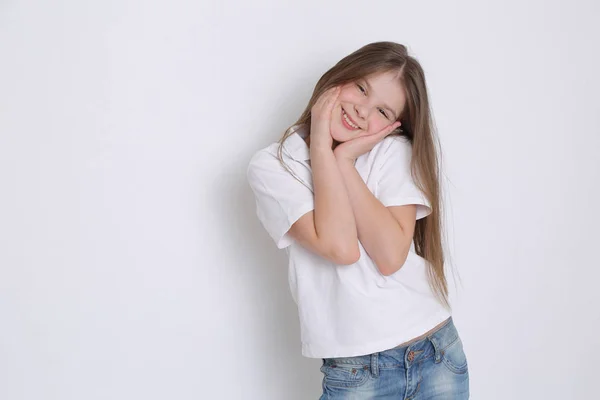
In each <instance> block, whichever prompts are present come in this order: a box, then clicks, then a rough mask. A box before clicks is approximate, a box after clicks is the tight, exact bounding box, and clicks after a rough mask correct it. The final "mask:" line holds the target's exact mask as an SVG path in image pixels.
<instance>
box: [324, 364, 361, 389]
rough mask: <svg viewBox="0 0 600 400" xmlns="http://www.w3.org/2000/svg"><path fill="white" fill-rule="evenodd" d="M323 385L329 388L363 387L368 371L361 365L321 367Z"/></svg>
mask: <svg viewBox="0 0 600 400" xmlns="http://www.w3.org/2000/svg"><path fill="white" fill-rule="evenodd" d="M321 372H322V373H323V375H325V379H324V383H325V385H326V386H329V387H337V388H352V387H358V386H361V385H363V384H364V383H365V382H366V381H367V380H368V379H369V374H370V372H369V370H368V368H365V367H364V366H362V365H353V364H325V365H323V366H322V367H321Z"/></svg>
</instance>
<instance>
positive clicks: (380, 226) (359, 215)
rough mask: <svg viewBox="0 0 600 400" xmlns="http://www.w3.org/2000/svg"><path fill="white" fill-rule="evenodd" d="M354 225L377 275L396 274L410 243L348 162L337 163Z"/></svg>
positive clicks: (343, 159)
mask: <svg viewBox="0 0 600 400" xmlns="http://www.w3.org/2000/svg"><path fill="white" fill-rule="evenodd" d="M337 164H338V166H339V170H340V173H341V175H342V177H343V180H344V183H345V186H346V190H347V192H348V198H349V201H350V205H351V207H352V210H353V215H354V219H355V221H356V228H357V236H358V239H359V240H360V242H361V244H362V245H363V247H364V248H365V250H366V252H367V253H368V254H369V257H371V259H372V260H373V261H374V262H375V264H376V265H377V267H378V269H379V270H380V272H381V273H382V274H384V275H389V274H392V273H394V272H395V271H397V270H398V269H399V268H400V267H401V266H402V264H404V261H405V260H406V256H407V255H408V251H409V247H406V246H407V245H406V244H407V243H408V246H410V242H411V241H410V240H407V238H406V234H405V232H404V231H403V229H402V227H401V225H400V224H399V223H398V221H397V220H396V219H395V218H394V216H393V215H392V213H391V212H390V211H389V210H388V209H387V208H386V207H385V206H384V205H383V204H382V203H381V202H380V201H379V200H378V199H377V198H376V197H375V196H374V195H373V194H372V193H371V191H370V190H369V188H368V187H367V185H366V184H365V182H364V181H363V179H362V177H361V176H360V175H359V173H358V171H357V170H356V168H355V167H354V163H353V162H352V161H351V160H348V159H345V158H340V159H338V160H337Z"/></svg>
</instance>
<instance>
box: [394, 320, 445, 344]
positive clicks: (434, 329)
mask: <svg viewBox="0 0 600 400" xmlns="http://www.w3.org/2000/svg"><path fill="white" fill-rule="evenodd" d="M449 319H450V317H448V318H447V319H445V320H444V321H442V322H440V323H439V324H437V325H436V326H434V327H433V328H432V329H430V330H429V331H427V332H425V333H424V334H422V335H421V336H417V337H416V338H414V339H411V340H409V341H408V342H404V343H402V344H399V345H398V346H396V347H394V349H395V348H398V347H404V346H408V345H410V344H413V343H415V342H418V341H419V340H421V339H424V338H426V337H427V336H429V335H431V334H432V333H434V332H435V331H437V330H438V329H439V328H441V327H442V326H443V325H444V324H445V323H446V322H448V320H449Z"/></svg>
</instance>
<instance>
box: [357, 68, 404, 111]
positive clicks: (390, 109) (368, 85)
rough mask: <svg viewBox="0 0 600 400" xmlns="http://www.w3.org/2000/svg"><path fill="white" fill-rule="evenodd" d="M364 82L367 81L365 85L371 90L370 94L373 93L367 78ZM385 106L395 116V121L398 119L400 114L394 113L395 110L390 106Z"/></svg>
mask: <svg viewBox="0 0 600 400" xmlns="http://www.w3.org/2000/svg"><path fill="white" fill-rule="evenodd" d="M363 81H365V83H366V84H367V87H368V88H369V92H371V89H372V88H371V84H370V83H369V81H368V80H367V78H363ZM383 105H384V106H385V108H387V109H388V110H389V111H390V112H391V113H392V114H393V115H394V119H398V114H396V112H395V111H394V109H393V108H392V107H390V106H388V105H387V104H385V103H384V104H383Z"/></svg>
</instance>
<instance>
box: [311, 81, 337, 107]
mask: <svg viewBox="0 0 600 400" xmlns="http://www.w3.org/2000/svg"><path fill="white" fill-rule="evenodd" d="M338 89H339V86H333V87H330V88H329V89H327V90H326V91H324V92H323V93H321V95H320V96H319V98H318V99H317V101H316V102H315V106H317V107H318V108H322V107H324V106H325V105H326V104H327V103H328V101H329V100H330V99H331V97H333V96H334V95H335V96H336V97H337V93H336V92H337V91H338Z"/></svg>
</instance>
